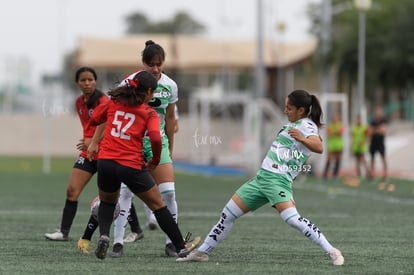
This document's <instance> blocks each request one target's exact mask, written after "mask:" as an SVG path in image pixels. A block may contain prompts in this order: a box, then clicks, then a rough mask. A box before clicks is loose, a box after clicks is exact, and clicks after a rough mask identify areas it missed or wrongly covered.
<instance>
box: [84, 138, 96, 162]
mask: <svg viewBox="0 0 414 275" xmlns="http://www.w3.org/2000/svg"><path fill="white" fill-rule="evenodd" d="M98 150H99V148H98V143H95V142H91V143H90V144H89V146H88V148H87V156H86V157H87V158H88V159H89V161H92V160H94V159H95V158H96V156H97V155H98Z"/></svg>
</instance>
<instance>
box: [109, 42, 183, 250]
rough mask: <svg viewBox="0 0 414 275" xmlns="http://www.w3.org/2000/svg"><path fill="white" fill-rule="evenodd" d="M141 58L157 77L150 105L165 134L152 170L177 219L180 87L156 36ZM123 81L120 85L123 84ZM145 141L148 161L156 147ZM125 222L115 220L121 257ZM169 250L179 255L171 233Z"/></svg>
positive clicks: (150, 217) (151, 219)
mask: <svg viewBox="0 0 414 275" xmlns="http://www.w3.org/2000/svg"><path fill="white" fill-rule="evenodd" d="M141 61H142V64H143V66H144V69H145V71H147V72H150V73H151V74H152V75H154V77H155V78H156V79H157V89H156V90H155V92H154V97H153V99H152V100H151V101H150V102H149V103H148V105H150V106H151V107H153V108H154V109H155V111H156V112H157V113H158V116H159V118H160V132H161V138H162V151H161V160H160V163H159V165H158V166H157V167H156V168H155V169H154V170H151V171H150V172H151V175H152V177H153V178H154V180H155V182H156V183H157V185H158V188H159V191H160V193H161V196H162V199H163V201H164V203H165V204H166V206H167V207H168V210H169V211H170V212H171V214H172V216H173V218H174V220H175V221H176V222H177V217H178V207H177V201H176V196H175V184H174V168H173V164H172V158H171V155H172V151H173V146H174V133H175V128H176V117H175V116H176V114H175V104H176V102H177V101H178V88H177V84H176V82H175V81H174V80H173V79H171V78H170V77H169V76H167V75H166V74H165V73H163V65H164V61H165V52H164V49H163V48H162V47H161V46H160V45H159V44H156V43H155V42H154V41H152V40H148V41H146V42H145V48H144V50H143V51H142V60H141ZM136 73H137V72H135V73H132V74H130V75H129V76H127V77H126V78H125V79H124V80H123V82H125V81H128V79H133V78H134V76H135V74H136ZM123 82H122V83H123ZM122 83H121V84H120V85H122ZM143 145H144V148H143V153H144V158H145V159H146V160H147V161H148V160H150V159H151V158H152V151H151V143H150V141H149V138H148V137H147V136H146V137H144V143H143ZM125 194H127V193H125ZM131 199H132V197H131V196H125V197H124V196H121V197H120V198H119V201H120V205H130V201H131ZM124 200H126V201H128V203H125V201H124ZM145 210H146V214H147V218H148V220H149V223H153V224H154V225H156V219H155V216H154V214H153V213H152V211H151V210H150V209H149V208H148V207H145ZM121 211H126V213H128V211H129V208H128V209H122V208H121ZM125 224H126V217H121V216H120V219H117V220H116V221H115V223H114V225H115V229H114V246H113V251H112V254H111V255H112V256H115V257H119V256H121V255H122V249H123V242H124V241H123V237H124V232H125ZM165 254H166V256H171V257H177V252H176V249H175V247H174V245H173V244H172V242H171V240H170V239H169V238H168V236H166V245H165Z"/></svg>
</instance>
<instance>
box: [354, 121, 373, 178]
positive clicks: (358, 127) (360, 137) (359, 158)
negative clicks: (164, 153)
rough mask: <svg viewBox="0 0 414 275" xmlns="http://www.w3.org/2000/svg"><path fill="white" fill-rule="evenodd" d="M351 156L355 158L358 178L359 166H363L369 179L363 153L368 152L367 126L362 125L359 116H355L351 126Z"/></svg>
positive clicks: (369, 173)
mask: <svg viewBox="0 0 414 275" xmlns="http://www.w3.org/2000/svg"><path fill="white" fill-rule="evenodd" d="M351 134H352V146H351V148H352V154H353V155H354V157H355V172H356V175H357V176H358V177H360V176H361V165H363V166H364V168H365V171H366V176H367V177H371V172H370V169H369V167H368V161H367V160H366V159H365V153H366V152H367V150H368V125H367V124H365V123H362V121H361V116H357V118H356V123H355V125H354V126H352V129H351Z"/></svg>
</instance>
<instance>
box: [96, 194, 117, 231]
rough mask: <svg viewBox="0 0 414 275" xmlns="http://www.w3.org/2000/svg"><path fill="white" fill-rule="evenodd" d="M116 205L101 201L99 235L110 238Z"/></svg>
mask: <svg viewBox="0 0 414 275" xmlns="http://www.w3.org/2000/svg"><path fill="white" fill-rule="evenodd" d="M115 206H116V204H112V203H106V202H103V201H101V203H100V204H99V210H98V223H99V233H100V234H101V236H102V235H106V236H108V237H109V232H110V231H111V224H112V221H113V220H114V211H115Z"/></svg>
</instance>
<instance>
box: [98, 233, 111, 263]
mask: <svg viewBox="0 0 414 275" xmlns="http://www.w3.org/2000/svg"><path fill="white" fill-rule="evenodd" d="M108 247H109V237H108V236H106V235H102V236H101V237H100V238H99V241H98V247H97V248H96V250H95V255H96V257H97V258H98V259H101V260H103V259H105V258H106V251H107V250H108Z"/></svg>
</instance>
